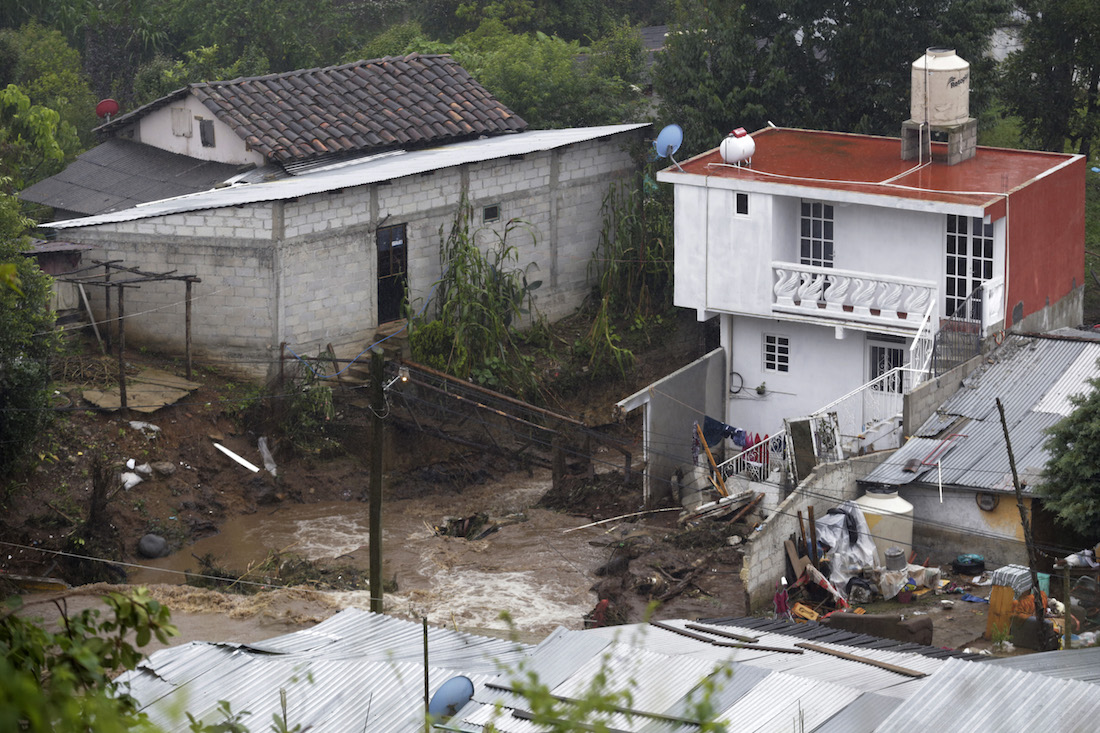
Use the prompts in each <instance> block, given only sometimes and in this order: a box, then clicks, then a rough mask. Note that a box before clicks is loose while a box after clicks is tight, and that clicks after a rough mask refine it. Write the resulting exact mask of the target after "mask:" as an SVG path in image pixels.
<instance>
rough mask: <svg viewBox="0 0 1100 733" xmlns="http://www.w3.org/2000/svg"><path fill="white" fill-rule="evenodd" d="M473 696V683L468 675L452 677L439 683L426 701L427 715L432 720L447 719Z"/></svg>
mask: <svg viewBox="0 0 1100 733" xmlns="http://www.w3.org/2000/svg"><path fill="white" fill-rule="evenodd" d="M473 696H474V683H473V682H471V681H470V678H469V677H464V676H462V675H459V676H458V677H452V678H451V679H449V680H447V681H446V682H444V683H443V684H442V685H440V687H439V689H438V690H436V691H435V694H434V695H432V699H431V700H429V701H428V715H429V716H430V717H431V718H432V719H433V720H447V719H448V718H450V717H451V716H452V715H454V714H455V713H457V712H458V711H459V710H461V709H462V707H463V706H464V705H465V704H466V703H468V702H470V700H471V699H472V698H473Z"/></svg>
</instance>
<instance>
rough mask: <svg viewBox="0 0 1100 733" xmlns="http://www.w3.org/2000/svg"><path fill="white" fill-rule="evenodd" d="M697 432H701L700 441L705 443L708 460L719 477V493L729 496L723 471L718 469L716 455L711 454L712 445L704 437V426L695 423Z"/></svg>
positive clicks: (704, 448)
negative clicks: (715, 460)
mask: <svg viewBox="0 0 1100 733" xmlns="http://www.w3.org/2000/svg"><path fill="white" fill-rule="evenodd" d="M695 432H696V433H698V434H699V442H700V443H702V444H703V450H705V451H706V452H707V460H708V461H710V467H711V470H712V471H714V475H715V476H717V477H718V493H719V494H721V495H722V496H729V495H730V492H728V491H726V480H725V479H724V478H722V472H721V471H719V470H718V464H717V463H715V462H714V456H713V455H711V452H710V446H709V445H707V439H706V438H704V437H703V428H701V427H699V423H695Z"/></svg>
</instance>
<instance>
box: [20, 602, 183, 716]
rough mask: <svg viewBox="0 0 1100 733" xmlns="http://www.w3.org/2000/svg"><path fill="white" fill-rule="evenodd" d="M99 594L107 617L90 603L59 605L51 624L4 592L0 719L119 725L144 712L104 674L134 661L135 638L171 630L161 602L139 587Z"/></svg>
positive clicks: (145, 639) (160, 636)
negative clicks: (56, 625)
mask: <svg viewBox="0 0 1100 733" xmlns="http://www.w3.org/2000/svg"><path fill="white" fill-rule="evenodd" d="M103 600H104V602H105V603H106V604H107V607H108V608H109V609H110V612H111V618H108V619H105V620H100V613H99V611H96V610H85V611H83V612H81V613H80V614H78V615H76V616H69V615H68V614H66V613H64V612H63V613H62V618H61V629H60V630H59V631H56V632H51V631H47V630H46V629H44V628H43V627H42V626H41V625H39V624H38V623H35V622H34V621H31V620H28V619H26V618H24V617H23V616H20V615H17V614H16V611H17V610H18V609H19V607H20V605H21V601H20V599H19V597H18V596H16V597H14V598H12V599H11V600H9V602H8V606H9V607H8V609H7V610H6V611H5V613H4V614H3V616H2V617H0V727H2V728H3V729H4V730H22V731H31V732H32V733H37V732H39V731H42V732H43V733H46V732H49V733H53V731H79V730H95V731H98V732H99V733H116V732H117V733H124V732H126V731H130V730H132V729H134V728H135V727H137V726H138V725H139V724H140V723H141V722H142V721H143V720H144V717H145V716H144V715H142V714H141V713H139V712H137V710H136V707H135V705H134V701H133V699H132V698H130V697H129V696H128V695H126V694H122V693H123V691H121V690H119V689H117V688H116V687H115V685H114V683H113V682H112V678H113V677H114V676H115V675H117V674H118V673H119V672H122V671H124V670H128V669H133V668H134V667H136V666H137V664H138V662H140V661H141V659H142V654H141V653H140V652H139V651H138V650H137V649H136V648H135V646H136V647H143V646H145V645H146V644H148V643H149V642H150V641H151V640H152V639H153V637H156V639H157V640H158V641H160V642H162V643H166V642H167V641H168V638H169V637H171V636H175V635H176V634H177V631H176V629H175V627H174V626H172V625H171V623H170V622H169V621H170V618H169V612H168V609H167V608H165V607H164V606H162V605H160V604H159V603H157V602H156V601H155V600H153V599H152V598H150V597H149V595H148V592H147V591H146V590H145V589H144V588H139V589H137V590H136V591H134V592H133V593H131V594H129V595H123V594H120V593H109V594H108V595H107V596H105V597H104V599H103ZM59 607H60V606H59ZM61 610H62V611H64V608H63V607H61ZM130 633H133V634H134V636H133V643H131V642H130V641H129V639H128V638H127V637H128V634H130Z"/></svg>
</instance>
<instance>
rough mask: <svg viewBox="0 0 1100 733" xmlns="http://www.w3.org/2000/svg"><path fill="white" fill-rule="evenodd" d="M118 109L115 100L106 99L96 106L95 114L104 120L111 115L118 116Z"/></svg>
mask: <svg viewBox="0 0 1100 733" xmlns="http://www.w3.org/2000/svg"><path fill="white" fill-rule="evenodd" d="M118 109H119V107H118V102H116V101H115V100H113V99H104V100H103V101H101V102H100V103H99V104H97V105H96V106H95V113H96V116H97V117H99V118H100V119H103V118H104V117H107V116H109V115H114V114H118Z"/></svg>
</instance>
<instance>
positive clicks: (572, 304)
mask: <svg viewBox="0 0 1100 733" xmlns="http://www.w3.org/2000/svg"><path fill="white" fill-rule="evenodd" d="M526 127H527V126H526V123H524V122H523V120H521V119H520V118H518V117H516V116H515V114H514V113H512V112H511V111H510V110H508V109H507V108H505V107H504V106H503V105H501V104H500V103H499V102H498V101H497V100H495V99H494V98H493V97H492V96H491V95H490V94H489V93H488V92H487V91H486V90H485V89H484V88H482V87H481V86H480V85H478V84H477V83H476V82H475V81H473V79H472V78H470V77H469V75H468V74H466V72H465V71H464V70H463V69H461V67H459V66H458V65H457V64H455V63H454V62H453V61H452V60H451V59H450V58H449V57H446V56H420V55H415V54H414V55H411V56H408V57H403V58H392V59H379V60H376V61H368V62H357V63H355V64H346V65H343V66H338V67H330V68H327V69H314V70H307V71H299V72H290V73H287V74H278V75H271V76H267V77H258V78H254V79H239V80H234V81H230V82H217V83H214V84H196V85H191V86H189V87H186V88H184V89H181V90H179V91H177V92H175V93H173V94H172V95H169V96H168V97H165V98H163V99H161V100H157V101H156V102H153V103H151V104H149V105H146V106H145V107H142V108H140V109H138V110H135V111H133V112H131V113H129V114H128V115H123V116H122V117H119V118H118V119H116V120H114V121H112V122H110V123H108V124H107V125H104V126H102V127H101V128H99V129H100V132H101V133H103V134H106V135H109V136H111V137H112V138H125V139H127V140H130V141H133V142H135V143H140V144H141V145H143V146H154V147H158V148H161V149H163V150H167V151H170V152H172V153H173V154H176V155H186V156H194V159H195V160H200V159H202V160H209V159H214V160H217V161H218V162H220V163H223V164H234V165H239V166H241V167H242V170H241V172H240V173H238V174H237V175H235V176H233V177H231V178H229V179H228V180H227V181H225V182H224V183H222V184H220V185H219V186H217V187H214V188H210V189H207V190H202V191H198V192H194V193H189V194H185V195H181V196H176V197H173V198H169V199H163V198H162V199H157V200H150V201H145V202H142V203H139V204H138V205H132V206H129V207H128V208H116V209H114V210H111V211H105V212H103V213H98V214H95V215H93V216H85V217H81V218H73V219H66V220H62V221H55V222H53V223H52V224H50V225H49V226H51V227H52V228H53V229H54V230H55V231H56V232H57V233H58V235H59V236H63V237H64V238H65V239H67V240H69V241H73V242H80V243H85V244H94V245H96V246H97V247H99V248H100V250H101V251H102V254H103V258H104V259H106V260H121V261H123V263H125V264H127V265H131V266H135V267H140V268H141V269H142V270H144V271H158V272H165V271H177V272H180V273H184V272H185V273H187V274H189V275H194V276H197V277H198V278H200V279H201V280H202V283H201V285H199V286H197V287H196V290H195V294H194V295H195V303H194V323H193V326H192V341H193V348H194V351H195V353H196V355H198V356H200V357H201V356H204V355H208V356H216V357H217V358H218V360H219V361H224V360H230V361H234V362H238V363H240V364H242V365H248V364H254V365H255V366H253V367H251V368H250V371H255V372H262V371H264V370H266V369H269V368H271V364H272V360H274V359H277V358H278V356H279V353H280V351H281V345H282V344H287V345H288V346H290V347H291V348H292V349H293V350H294V351H295V352H297V353H316V352H317V351H318V350H321V349H324V348H326V347H327V345H329V344H332V345H333V346H334V347H335V348H336V349H337V351H338V352H345V353H347V352H354V353H358V351H359V350H361V349H362V348H363V347H364V346H366V345H367V343H368V342H369V340H370V339H371V338H372V336H373V334H374V333H375V331H376V330H377V328H378V326H379V325H380V324H383V323H386V322H389V321H394V320H397V319H400V318H401V317H402V316H403V314H404V308H405V305H406V303H408V304H410V305H411V306H412V307H413V308H418V307H420V306H421V305H423V303H424V302H425V301H426V300H427V299H428V298H429V297H430V294H431V293H432V289H433V285H434V283H435V282H436V281H437V280H438V279H439V277H440V275H441V273H442V265H441V263H440V240H441V233H443V234H445V233H446V232H447V231H448V230H449V229H450V226H451V224H452V223H453V221H454V219H455V215H456V212H457V211H458V208H459V206H460V205H462V204H466V205H469V206H470V207H471V208H472V211H473V220H472V221H471V228H472V229H475V230H476V236H477V237H478V240H479V242H481V243H483V244H484V245H485V246H487V247H488V246H492V245H493V243H494V242H495V241H497V239H498V238H499V237H501V236H504V234H505V232H506V230H508V229H509V223H510V222H517V221H519V222H522V225H521V226H516V227H512V228H511V231H510V233H509V234H508V237H509V238H508V244H509V245H511V246H514V247H515V248H516V252H517V261H516V264H517V266H518V267H521V268H531V272H532V275H533V277H535V278H537V279H540V280H542V281H543V286H542V287H541V288H540V289H539V290H538V291H537V293H536V294H537V299H536V302H535V306H536V308H537V309H538V312H539V313H540V314H542V315H544V316H546V317H548V318H551V319H554V318H558V317H561V316H563V315H566V314H568V313H569V312H571V311H572V310H573V309H575V308H576V307H577V306H578V305H579V304H580V302H581V300H582V299H583V298H584V296H585V295H586V294H587V292H588V288H589V284H588V280H587V270H588V263H589V260H590V258H591V255H592V252H593V251H594V249H595V247H596V244H597V242H598V237H599V232H600V229H601V223H602V214H601V205H602V201H603V199H604V195H605V193H606V191H607V190H608V187H609V185H610V184H611V183H612V182H616V181H621V180H623V179H625V178H628V177H629V176H631V175H632V174H633V171H634V169H635V164H634V162H633V158H632V156H631V153H630V149H631V148H632V147H635V148H636V147H637V146H638V145H639V144H640V142H641V136H642V135H643V134H644V130H645V128H646V127H647V125H641V124H630V125H617V126H607V127H594V128H579V129H570V130H548V131H531V130H527V129H526ZM182 310H183V304H182V303H181V302H180V297H179V294H178V292H177V289H174V288H172V287H171V286H170V285H166V286H165V287H163V288H162V287H160V286H158V285H157V284H148V285H143V286H142V288H140V289H138V290H135V291H134V292H132V293H127V311H128V312H135V313H136V312H140V313H142V314H143V315H142V317H141V318H135V319H133V320H132V322H128V324H127V337H128V338H133V339H135V340H136V342H138V343H142V344H147V345H149V346H153V347H156V348H162V349H165V350H169V351H179V350H181V349H182V344H183V340H184V329H183V319H182V317H181V315H180V314H181V313H182Z"/></svg>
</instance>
